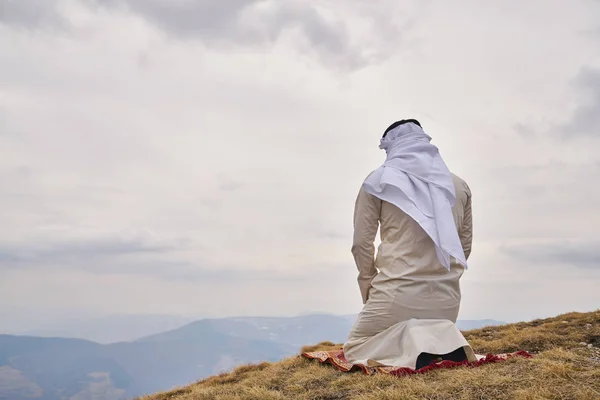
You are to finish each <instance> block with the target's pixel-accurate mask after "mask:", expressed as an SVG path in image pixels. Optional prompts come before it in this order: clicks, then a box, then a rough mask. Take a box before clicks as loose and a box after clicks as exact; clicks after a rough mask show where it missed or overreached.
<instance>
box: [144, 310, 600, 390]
mask: <svg viewBox="0 0 600 400" xmlns="http://www.w3.org/2000/svg"><path fill="white" fill-rule="evenodd" d="M465 337H466V338H467V340H468V341H469V343H470V344H471V346H472V347H473V348H474V349H475V351H476V352H478V353H482V354H486V353H508V352H514V351H518V350H526V351H529V352H531V353H532V354H533V355H534V358H533V359H525V358H521V357H515V358H512V359H509V360H508V361H504V362H499V363H495V364H487V365H484V366H481V367H477V368H467V367H457V368H453V369H440V370H435V371H431V372H429V373H427V374H422V375H421V374H417V375H412V376H408V377H394V376H390V375H384V374H376V375H373V376H367V375H363V374H361V373H343V372H340V371H338V370H337V369H335V368H333V367H332V366H330V365H323V364H320V363H318V362H316V361H314V360H307V359H305V358H303V357H301V356H299V355H296V356H295V357H292V358H288V359H286V360H283V361H280V362H275V363H272V362H262V363H259V364H255V365H245V366H241V367H238V368H236V369H234V370H233V371H232V372H229V373H223V374H220V375H215V376H212V377H210V378H207V379H204V380H200V381H199V382H197V383H195V384H192V385H188V386H184V387H180V388H178V389H175V390H172V391H168V392H162V393H156V394H154V395H149V396H145V397H141V398H139V399H138V400H204V399H222V400H240V399H247V400H281V399H288V398H293V399H297V400H316V399H318V400H346V399H347V400H352V399H356V400H359V399H360V400H375V399H382V400H386V399H387V400H392V399H407V400H416V399H429V400H442V399H444V400H446V399H461V400H476V399H498V400H509V399H510V400H512V399H517V400H534V399H551V400H559V399H560V400H562V399H581V400H596V399H599V398H600V349H599V347H600V310H596V311H593V312H589V313H568V314H562V315H559V316H557V317H553V318H546V319H538V320H533V321H530V322H520V323H513V324H506V325H501V326H491V327H484V328H480V329H476V330H472V331H468V332H465ZM340 346H341V344H333V343H321V344H318V345H316V346H309V347H306V348H304V349H303V351H316V350H329V349H339V348H340Z"/></svg>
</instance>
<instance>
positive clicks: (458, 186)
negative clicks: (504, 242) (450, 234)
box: [344, 175, 476, 368]
mask: <svg viewBox="0 0 600 400" xmlns="http://www.w3.org/2000/svg"><path fill="white" fill-rule="evenodd" d="M452 178H453V182H454V187H455V190H456V204H455V205H454V207H453V209H452V212H453V215H454V222H455V224H456V228H457V230H458V233H459V237H460V241H461V243H462V247H463V250H464V252H465V257H467V258H468V257H469V255H470V253H471V241H472V217H471V191H470V189H469V187H468V185H467V184H466V182H465V181H463V180H462V179H460V178H459V177H458V176H456V175H452ZM378 229H380V236H381V244H380V246H379V248H378V251H377V256H376V257H375V244H374V241H375V236H376V235H377V230H378ZM352 254H353V255H354V259H355V261H356V265H357V268H358V271H359V273H358V284H359V287H360V292H361V294H362V298H363V303H364V304H365V305H364V308H363V310H362V312H361V313H360V314H359V316H358V319H357V321H356V323H355V325H354V327H353V328H352V331H351V332H350V335H349V337H348V340H347V342H346V343H345V345H344V352H345V355H346V358H347V359H348V361H350V362H354V363H360V364H370V365H390V366H398V367H409V368H415V365H416V358H417V357H418V356H419V354H421V353H422V352H427V353H431V354H446V353H449V352H452V351H454V350H456V349H457V348H460V347H463V348H465V351H466V353H467V356H468V357H469V359H470V360H472V361H475V359H476V358H475V355H474V353H473V351H472V350H471V348H470V347H469V345H468V343H467V341H466V340H465V339H464V337H463V336H462V334H461V333H460V331H458V329H457V328H456V326H455V325H454V324H455V323H456V318H457V316H458V310H459V306H460V299H461V293H460V285H459V280H460V277H461V276H462V274H463V272H464V267H463V266H461V265H460V264H459V263H457V262H456V260H455V259H454V258H452V263H451V266H450V271H448V270H447V269H446V268H444V267H443V266H442V265H441V263H440V262H439V260H438V258H437V254H436V251H435V245H434V243H433V241H432V240H431V238H430V237H429V236H428V235H427V233H425V231H424V230H423V229H422V228H421V226H420V225H419V224H418V223H417V222H415V221H414V220H413V219H412V218H411V217H410V216H408V215H407V214H405V213H404V212H403V211H402V210H400V209H399V208H398V207H396V206H394V205H392V204H390V203H387V202H385V201H382V200H380V199H378V198H377V197H375V196H372V195H371V194H369V193H367V192H366V191H365V190H364V189H362V188H361V190H360V192H359V194H358V198H357V200H356V206H355V212H354V241H353V246H352Z"/></svg>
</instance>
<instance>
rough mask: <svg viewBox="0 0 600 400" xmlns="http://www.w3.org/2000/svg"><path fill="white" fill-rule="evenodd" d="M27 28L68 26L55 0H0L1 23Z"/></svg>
mask: <svg viewBox="0 0 600 400" xmlns="http://www.w3.org/2000/svg"><path fill="white" fill-rule="evenodd" d="M1 24H4V25H9V26H13V27H19V28H25V29H39V28H47V27H62V28H65V27H66V26H67V20H66V19H65V18H64V17H63V15H62V14H61V11H60V9H59V7H58V2H57V1H55V0H48V1H38V0H2V1H0V25H1Z"/></svg>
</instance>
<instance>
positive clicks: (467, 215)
mask: <svg viewBox="0 0 600 400" xmlns="http://www.w3.org/2000/svg"><path fill="white" fill-rule="evenodd" d="M459 234H460V243H461V244H462V248H463V250H464V252H465V258H467V259H468V258H469V256H470V255H471V245H472V242H473V216H472V212H471V192H470V190H468V191H467V202H466V204H465V211H464V217H463V221H462V226H461V228H460V230H459Z"/></svg>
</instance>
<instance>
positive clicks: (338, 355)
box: [302, 350, 533, 376]
mask: <svg viewBox="0 0 600 400" xmlns="http://www.w3.org/2000/svg"><path fill="white" fill-rule="evenodd" d="M302 356H303V357H306V358H309V359H313V360H318V361H320V362H321V363H323V364H331V365H333V366H334V367H336V368H337V369H338V370H340V371H342V372H351V371H358V370H362V371H363V372H364V373H365V374H367V375H372V374H374V373H382V374H388V375H394V376H407V375H414V374H423V373H425V372H429V371H431V370H434V369H440V368H454V367H459V366H466V367H479V366H481V365H484V364H489V363H495V362H500V361H505V360H507V359H509V358H511V357H525V358H531V357H533V356H532V355H531V354H529V353H528V352H526V351H517V352H515V353H504V354H488V355H486V356H481V355H478V356H477V358H478V359H479V360H478V361H473V362H470V361H462V362H454V361H448V360H444V361H440V362H437V363H434V364H431V365H428V366H426V367H423V368H420V369H417V370H414V369H412V368H406V367H369V366H366V365H359V364H351V363H349V362H348V361H347V360H346V358H345V357H344V351H343V350H333V351H312V352H307V353H302Z"/></svg>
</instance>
